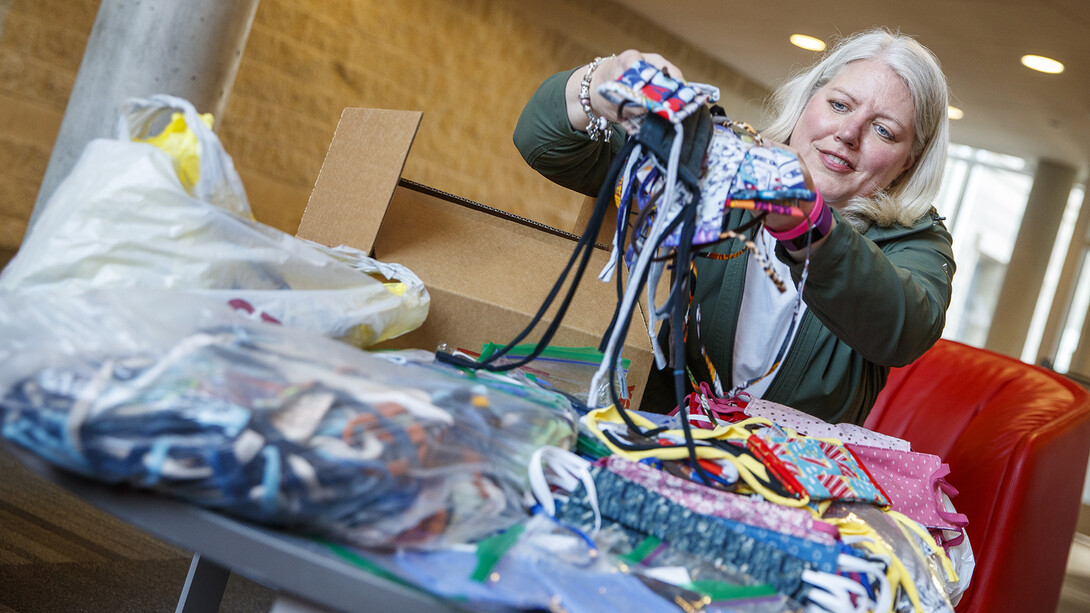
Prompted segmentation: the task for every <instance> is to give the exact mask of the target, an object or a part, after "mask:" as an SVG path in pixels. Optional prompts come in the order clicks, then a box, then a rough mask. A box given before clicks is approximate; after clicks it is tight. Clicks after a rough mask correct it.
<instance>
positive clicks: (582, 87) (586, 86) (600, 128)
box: [579, 55, 617, 141]
mask: <svg viewBox="0 0 1090 613" xmlns="http://www.w3.org/2000/svg"><path fill="white" fill-rule="evenodd" d="M615 57H617V56H616V55H611V56H609V57H596V58H594V61H593V62H591V63H590V66H589V67H588V68H587V74H586V75H584V76H583V82H582V83H580V84H579V103H580V104H582V105H583V112H584V113H586V114H587V118H588V119H590V124H589V125H588V126H587V134H588V135H589V136H590V139H591V140H594V141H596V140H598V137H599V136H601V137H602V140H606V139H607V138H609V137H608V136H607V135H606V133H607V131H608V130H609V120H608V119H606V118H605V117H601V116H598V115H595V114H594V111H593V110H591V108H590V79H591V77H592V76H594V71H595V70H597V69H598V66H599V65H601V63H602V62H604V61H606V60H608V59H612V58H615Z"/></svg>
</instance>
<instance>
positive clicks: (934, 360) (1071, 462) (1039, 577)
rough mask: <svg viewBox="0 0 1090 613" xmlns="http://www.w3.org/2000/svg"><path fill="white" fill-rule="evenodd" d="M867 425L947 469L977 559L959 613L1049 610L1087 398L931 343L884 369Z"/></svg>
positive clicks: (1011, 364)
mask: <svg viewBox="0 0 1090 613" xmlns="http://www.w3.org/2000/svg"><path fill="white" fill-rule="evenodd" d="M866 426H867V427H868V428H870V429H872V430H876V431H878V432H883V433H886V434H890V435H893V436H897V437H900V438H903V439H907V440H908V441H910V442H911V443H912V448H913V449H914V450H916V451H921V452H926V453H932V454H935V455H938V456H940V457H942V458H943V459H944V460H945V461H946V462H947V463H949V464H950V470H951V473H950V475H949V476H948V477H947V481H949V482H950V484H951V485H953V486H954V487H956V488H958V489H959V490H960V494H959V495H958V496H957V497H956V498H955V499H954V504H955V506H956V507H957V510H958V512H960V513H964V514H965V515H967V516H968V518H969V527H968V529H967V534H968V536H969V540H970V542H971V543H972V546H973V554H974V556H975V558H976V571H975V572H974V574H973V579H972V582H971V584H970V586H969V589H968V590H967V591H966V593H965V594H964V595H963V596H962V599H961V602H960V603H959V604H958V606H957V610H958V612H959V613H966V612H969V611H973V612H978V611H979V612H985V611H986V612H989V613H994V612H1000V611H1017V612H1024V611H1055V610H1056V607H1057V604H1058V603H1059V599H1060V590H1061V588H1062V586H1063V581H1064V572H1065V568H1066V564H1067V557H1068V552H1069V550H1070V547H1071V540H1072V538H1073V536H1074V533H1075V526H1076V523H1077V520H1078V513H1079V506H1080V502H1081V498H1082V491H1083V478H1084V476H1085V472H1086V466H1087V455H1088V453H1090V393H1088V392H1087V391H1086V390H1085V389H1084V388H1082V387H1081V386H1079V385H1078V384H1076V383H1074V382H1073V381H1071V380H1069V379H1067V378H1065V377H1063V376H1060V375H1058V374H1056V373H1055V372H1052V371H1050V370H1046V369H1044V368H1040V367H1037V366H1032V365H1030V364H1026V363H1024V362H1020V361H1018V360H1015V359H1013V358H1010V357H1007V356H1005V355H1001V354H998V353H994V352H991V351H988V350H985V349H979V348H976V347H971V346H969V345H965V344H962V343H958V342H954V341H948V340H940V341H939V342H938V343H937V344H936V345H935V346H934V347H933V348H932V349H931V350H930V351H928V352H927V353H926V354H924V355H923V357H921V358H920V359H918V360H916V361H915V362H913V363H912V364H910V365H908V366H906V367H904V368H895V369H893V371H892V372H891V373H890V376H889V382H888V384H887V385H886V388H885V389H884V390H883V391H882V393H881V395H880V396H879V397H878V401H877V404H876V405H875V407H874V410H873V411H872V412H871V414H870V416H869V417H868V418H867V422H866Z"/></svg>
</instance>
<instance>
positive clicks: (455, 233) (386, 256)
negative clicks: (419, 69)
mask: <svg viewBox="0 0 1090 613" xmlns="http://www.w3.org/2000/svg"><path fill="white" fill-rule="evenodd" d="M421 117H422V115H421V113H418V112H407V111H388V110H374V109H358V108H348V109H345V110H344V112H343V113H342V115H341V119H340V122H339V124H338V125H337V130H336V132H335V133H334V135H333V140H332V142H331V143H330V146H329V151H328V153H327V154H326V158H325V161H324V162H323V164H322V168H321V171H320V172H319V174H318V179H317V181H316V182H315V185H314V190H313V192H312V193H311V197H310V201H309V202H308V203H307V208H306V211H305V212H304V214H303V218H302V221H301V222H300V224H299V231H298V235H299V236H300V237H302V238H306V239H310V240H313V241H316V242H320V243H323V244H326V245H329V246H336V245H340V244H344V245H349V246H351V247H355V248H357V249H360V250H363V251H367V252H369V253H370V254H371V255H372V257H374V258H376V259H378V260H381V261H385V262H397V263H399V264H402V265H404V266H407V267H408V268H409V269H410V270H412V271H413V272H414V273H416V275H417V276H419V277H420V278H421V279H422V280H423V281H424V283H425V284H426V285H427V287H428V291H429V293H430V294H431V301H432V302H431V309H430V312H429V314H428V318H427V321H425V323H424V325H423V326H421V327H420V328H419V329H418V330H415V331H414V332H412V333H410V334H407V335H404V336H401V337H399V338H397V339H393V340H391V341H388V342H387V343H384V344H383V346H384V347H396V348H406V347H413V348H420V349H427V350H431V351H434V350H435V349H436V348H437V347H438V346H439V345H440V344H443V343H445V344H447V345H448V346H450V347H458V348H464V349H470V350H475V351H479V350H480V348H481V346H482V344H483V343H486V342H494V343H500V344H506V343H507V342H509V341H511V340H513V339H514V338H515V336H516V335H517V334H518V333H519V332H521V331H522V330H523V328H525V326H526V325H527V324H528V323H529V321H530V319H531V318H532V316H533V315H534V313H536V312H537V311H538V309H539V308H540V307H541V304H542V302H543V301H544V299H545V297H546V296H547V294H548V292H549V290H550V289H551V288H552V286H553V284H554V283H555V282H556V279H557V277H558V276H559V274H560V272H561V271H562V270H563V267H564V266H565V264H566V263H567V261H568V259H569V258H570V257H571V254H572V251H573V250H574V248H575V245H576V240H578V237H577V236H575V235H573V234H571V233H568V232H564V231H561V230H557V229H555V228H551V227H549V226H546V225H543V224H539V223H536V222H533V221H530V220H527V219H523V218H520V217H517V216H515V215H511V214H509V213H505V212H503V211H500V210H497V209H493V208H490V207H487V206H484V205H482V204H478V203H476V202H472V201H469V200H466V199H464V198H459V197H457V196H452V195H450V194H446V193H443V192H440V191H438V190H435V189H432V188H429V187H426V186H423V185H420V184H416V183H412V182H409V181H405V180H403V179H401V178H400V175H401V171H402V169H403V168H404V164H405V159H406V157H407V156H408V152H409V148H410V147H411V145H412V140H413V138H414V136H415V134H416V130H417V128H418V126H419V124H420V119H421ZM608 257H609V253H608V252H607V251H605V250H602V249H594V250H593V254H592V256H591V260H590V264H589V266H588V268H587V273H586V275H585V276H584V278H583V280H582V282H581V283H580V285H579V288H578V290H577V291H576V294H575V297H574V301H573V303H572V305H571V307H570V308H569V310H568V312H567V314H566V315H565V317H564V319H563V322H562V324H561V327H560V329H559V330H558V331H557V333H556V336H555V337H554V339H553V341H552V343H551V345H555V346H569V347H597V346H598V344H599V342H600V341H601V339H602V336H603V334H604V332H605V329H606V326H607V325H609V322H610V319H611V318H612V316H613V311H614V308H615V307H616V303H617V298H616V290H615V285H614V284H613V283H602V282H601V281H599V280H598V279H597V274H598V272H599V271H600V270H601V269H602V267H603V266H604V265H605V263H606V261H607V259H608ZM637 316H639V315H637ZM549 317H551V312H550V313H549V314H548V315H547V318H546V320H544V321H543V322H542V324H540V325H539V326H538V328H537V329H535V331H534V332H533V333H532V334H531V336H529V337H528V338H527V339H526V340H525V341H524V342H536V341H537V340H538V339H539V338H540V336H541V333H542V332H543V331H544V330H545V328H546V326H547V324H548V321H549V319H548V318H549ZM623 357H625V358H627V359H629V360H631V365H630V367H629V377H628V383H629V385H630V386H633V393H632V406H633V407H638V406H640V405H639V401H640V399H641V398H642V396H643V391H644V384H645V382H646V378H647V374H648V372H649V371H650V369H651V368H652V366H653V356H652V354H651V344H650V341H649V340H648V338H647V327H646V325H645V324H641V323H639V322H633V323H632V325H631V326H630V329H629V334H628V338H627V339H626V343H625V347H624V350H623Z"/></svg>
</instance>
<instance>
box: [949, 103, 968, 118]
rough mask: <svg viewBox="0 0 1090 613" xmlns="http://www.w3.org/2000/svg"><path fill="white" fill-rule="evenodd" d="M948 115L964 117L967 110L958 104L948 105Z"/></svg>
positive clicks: (950, 116)
mask: <svg viewBox="0 0 1090 613" xmlns="http://www.w3.org/2000/svg"><path fill="white" fill-rule="evenodd" d="M946 116H947V117H949V118H950V119H961V118H962V117H965V111H963V110H961V109H959V108H958V107H956V106H948V107H946Z"/></svg>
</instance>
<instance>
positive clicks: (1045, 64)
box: [1022, 55, 1064, 74]
mask: <svg viewBox="0 0 1090 613" xmlns="http://www.w3.org/2000/svg"><path fill="white" fill-rule="evenodd" d="M1022 65H1023V66H1025V67H1026V68H1032V69H1033V70H1038V71H1040V72H1047V73H1048V74H1060V73H1061V72H1063V71H1064V65H1063V64H1061V63H1059V62H1057V61H1056V60H1054V59H1052V58H1050V57H1044V56H1042V55H1023V56H1022Z"/></svg>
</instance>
